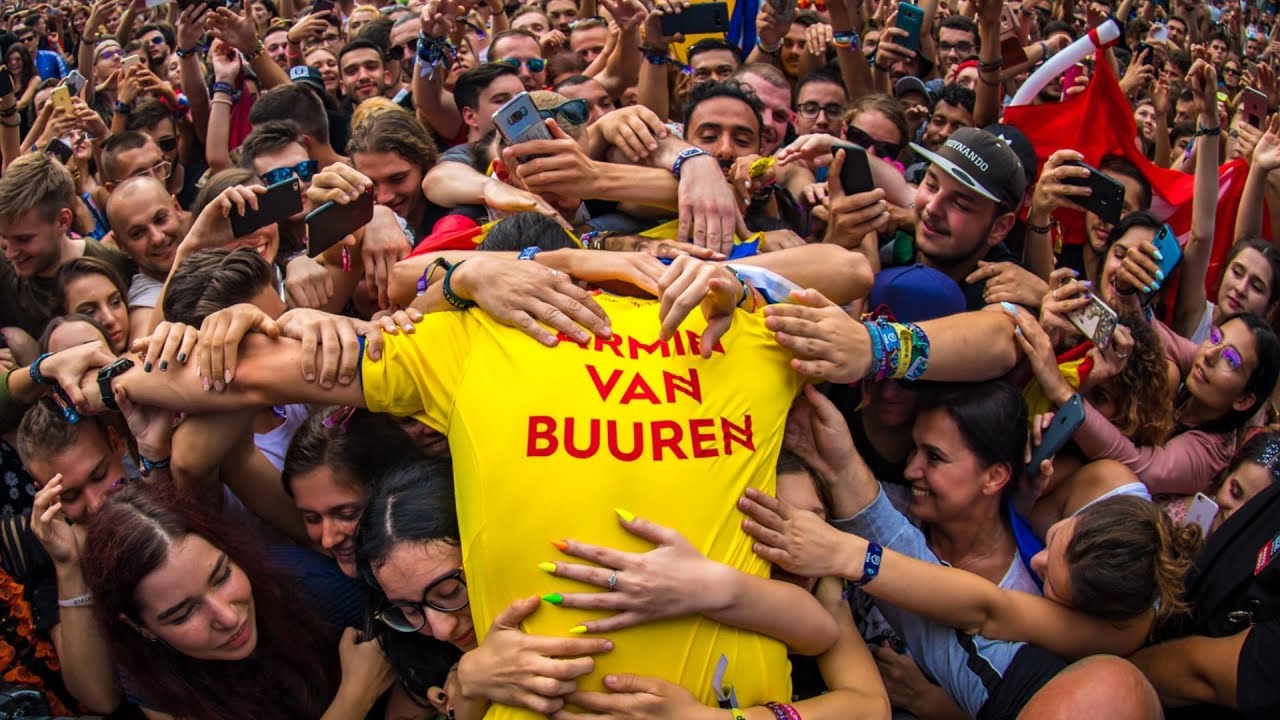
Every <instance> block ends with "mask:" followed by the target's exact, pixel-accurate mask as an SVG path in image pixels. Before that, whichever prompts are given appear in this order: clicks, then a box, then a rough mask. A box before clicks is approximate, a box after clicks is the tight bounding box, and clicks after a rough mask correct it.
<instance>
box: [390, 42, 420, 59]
mask: <svg viewBox="0 0 1280 720" xmlns="http://www.w3.org/2000/svg"><path fill="white" fill-rule="evenodd" d="M417 52H418V38H416V37H415V38H410V39H409V41H408V42H406V43H405V44H403V45H392V46H391V49H390V50H388V51H387V58H388V59H390V60H407V59H409V58H411V57H413V56H414V55H415V54H417Z"/></svg>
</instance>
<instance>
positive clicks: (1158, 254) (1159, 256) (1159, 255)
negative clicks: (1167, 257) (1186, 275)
mask: <svg viewBox="0 0 1280 720" xmlns="http://www.w3.org/2000/svg"><path fill="white" fill-rule="evenodd" d="M1151 256H1152V257H1154V258H1155V259H1157V260H1163V259H1164V254H1163V253H1161V252H1160V251H1159V250H1158V249H1157V250H1153V251H1152V253H1151Z"/></svg>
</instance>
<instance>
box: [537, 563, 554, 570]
mask: <svg viewBox="0 0 1280 720" xmlns="http://www.w3.org/2000/svg"><path fill="white" fill-rule="evenodd" d="M538 569H539V570H541V571H543V572H549V573H554V572H555V571H556V564H555V563H553V562H542V563H538Z"/></svg>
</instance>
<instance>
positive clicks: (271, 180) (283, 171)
mask: <svg viewBox="0 0 1280 720" xmlns="http://www.w3.org/2000/svg"><path fill="white" fill-rule="evenodd" d="M318 167H319V166H318V165H317V164H316V161H315V160H303V161H302V162H300V163H298V164H297V165H294V166H293V167H280V168H276V169H274V170H268V171H266V172H264V173H262V175H261V176H260V177H261V178H262V182H264V183H266V184H267V185H268V186H271V185H275V184H276V183H278V182H282V181H284V180H288V179H289V178H291V177H293V176H294V175H297V176H298V179H299V180H301V181H302V182H310V180H311V178H312V177H314V176H315V174H316V169H317V168H318Z"/></svg>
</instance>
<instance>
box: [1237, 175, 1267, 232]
mask: <svg viewBox="0 0 1280 720" xmlns="http://www.w3.org/2000/svg"><path fill="white" fill-rule="evenodd" d="M1266 190H1267V171H1265V170H1263V169H1262V168H1261V167H1259V166H1258V165H1257V164H1256V163H1252V164H1250V165H1249V174H1248V176H1247V177H1246V178H1245V181H1244V191H1243V193H1242V194H1241V196H1240V208H1239V209H1238V210H1237V211H1236V234H1235V238H1234V239H1233V240H1232V242H1233V243H1238V242H1240V241H1241V240H1244V239H1246V238H1251V237H1259V236H1261V235H1262V212H1261V209H1262V203H1263V198H1264V197H1265V195H1266Z"/></svg>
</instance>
